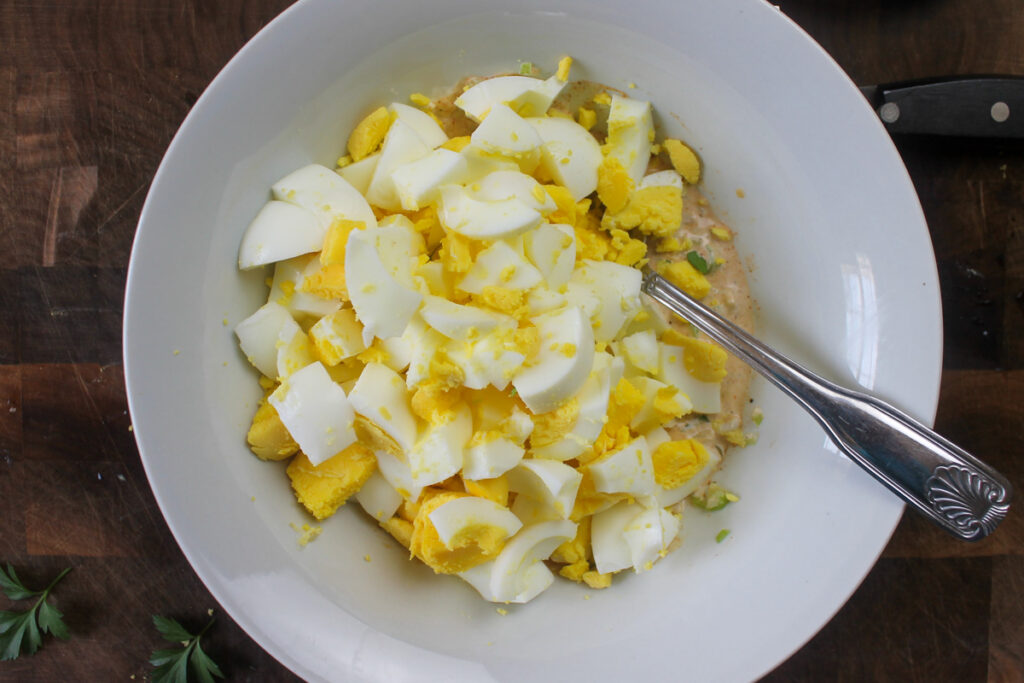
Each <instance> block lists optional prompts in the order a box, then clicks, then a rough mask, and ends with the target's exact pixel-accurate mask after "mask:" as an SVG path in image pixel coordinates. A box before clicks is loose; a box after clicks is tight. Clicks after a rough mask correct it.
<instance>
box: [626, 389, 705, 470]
mask: <svg viewBox="0 0 1024 683" xmlns="http://www.w3.org/2000/svg"><path fill="white" fill-rule="evenodd" d="M629 383H630V384H632V385H633V386H634V387H636V388H637V390H638V391H639V392H640V393H642V394H643V395H644V405H643V407H642V408H640V410H639V411H637V414H636V415H634V416H633V419H632V420H630V423H629V427H630V429H632V430H633V431H634V432H637V433H642V432H646V431H648V430H650V429H653V428H654V427H657V426H658V421H659V418H658V413H657V412H656V411H655V410H654V399H655V397H656V396H657V393H658V391H659V390H661V389H665V388H667V387H668V385H667V384H664V383H663V382H659V381H658V380H656V379H652V378H650V377H647V376H644V375H641V376H638V377H630V378H629ZM672 400H673V401H675V402H676V403H677V404H679V407H680V408H682V409H683V413H684V414H686V413H688V412H690V411H691V410H692V409H693V406H692V405H690V399H688V398H687V397H686V396H684V395H683V394H682V393H681V392H679V393H676V394H675V396H673V397H672ZM648 447H650V444H648ZM651 452H653V449H651Z"/></svg>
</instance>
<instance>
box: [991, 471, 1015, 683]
mask: <svg viewBox="0 0 1024 683" xmlns="http://www.w3.org/2000/svg"><path fill="white" fill-rule="evenodd" d="M1018 481H1019V480H1018ZM1018 547H1019V546H1018ZM1022 672H1024V557H1021V556H1020V555H1016V556H1004V557H997V558H995V559H993V561H992V622H991V624H990V627H989V658H988V677H989V680H990V681H992V682H993V683H1015V682H1016V681H1020V680H1021V673H1022Z"/></svg>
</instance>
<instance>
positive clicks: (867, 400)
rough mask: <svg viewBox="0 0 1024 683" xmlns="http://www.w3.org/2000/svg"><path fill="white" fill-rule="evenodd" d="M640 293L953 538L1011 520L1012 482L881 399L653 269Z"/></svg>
mask: <svg viewBox="0 0 1024 683" xmlns="http://www.w3.org/2000/svg"><path fill="white" fill-rule="evenodd" d="M642 290H643V292H644V293H646V294H647V295H649V296H650V297H652V298H653V299H655V300H656V301H658V302H659V303H661V304H662V305H664V306H666V307H667V308H668V309H670V310H671V311H672V312H673V313H675V314H677V315H679V316H681V317H683V318H685V319H686V320H687V321H688V322H689V323H691V324H692V325H693V326H694V327H696V328H697V329H699V330H700V331H701V332H703V333H704V334H706V335H707V336H708V337H710V338H711V339H713V340H715V341H716V342H718V343H719V344H721V345H722V346H723V347H725V348H726V349H727V350H729V351H731V352H732V353H733V354H734V355H736V356H737V357H739V358H740V359H741V360H743V361H744V362H746V363H747V364H749V365H750V366H751V367H752V368H754V369H755V370H757V371H758V372H759V373H760V374H762V375H764V376H765V377H766V378H767V379H768V380H769V381H770V382H772V383H773V384H775V385H776V386H777V387H779V388H780V389H782V390H783V391H784V392H785V393H787V394H789V395H790V396H791V397H792V398H794V399H796V401H797V402H798V403H799V404H800V405H802V406H803V407H804V409H806V410H807V412H809V413H810V414H811V415H813V416H814V418H815V419H816V420H817V421H818V423H819V424H820V425H821V426H822V427H823V428H824V429H825V432H826V433H827V434H828V435H829V437H830V438H831V439H832V441H833V442H835V444H836V446H838V447H839V449H840V450H841V451H842V452H843V453H845V454H846V455H847V456H848V457H849V458H850V459H851V460H853V461H854V462H855V463H857V464H858V465H860V466H861V467H862V468H864V469H865V470H867V472H868V473H869V474H871V475H872V476H873V477H875V478H876V479H877V480H879V481H880V482H882V483H883V484H885V485H886V486H887V487H888V488H889V489H890V490H892V491H893V492H894V493H895V494H896V495H898V496H899V497H900V498H902V499H903V500H905V501H906V502H907V503H909V504H910V505H912V506H913V507H914V508H916V509H917V510H918V511H920V512H921V513H923V514H924V515H925V516H927V517H929V518H930V519H931V520H932V521H933V522H935V523H936V524H938V525H939V526H941V527H942V528H944V529H946V531H948V532H950V533H951V534H953V535H954V536H957V537H959V538H962V539H964V540H967V541H977V540H979V539H981V538H984V537H985V536H987V535H988V534H990V533H992V531H993V530H995V528H996V526H997V525H998V524H999V522H1001V521H1002V520H1003V518H1005V517H1006V514H1007V512H1008V511H1009V507H1010V497H1011V495H1012V489H1011V487H1010V483H1009V482H1008V481H1007V480H1006V478H1005V477H1003V476H1002V475H1001V474H999V473H998V472H997V471H995V470H994V469H992V468H991V467H989V466H988V465H986V464H985V463H983V462H982V461H980V460H978V459H977V458H975V457H974V456H972V455H971V454H970V453H968V452H967V451H965V450H963V449H962V448H960V447H959V446H957V445H955V444H953V443H952V442H950V441H948V440H947V439H945V438H943V437H942V436H940V435H938V434H936V433H935V432H933V431H932V430H931V429H929V428H928V427H926V426H925V425H923V424H921V423H920V422H918V421H916V420H914V419H913V418H912V417H910V416H909V415H907V414H905V413H903V412H901V411H899V410H897V409H896V408H894V407H892V406H891V405H889V404H887V403H884V402H883V401H880V400H878V399H877V398H874V397H872V396H868V395H867V394H863V393H860V392H856V391H852V390H850V389H846V388H844V387H841V386H839V385H837V384H834V383H832V382H829V381H828V380H826V379H824V378H822V377H819V376H818V375H816V374H814V373H813V372H811V371H810V370H807V369H806V368H804V367H802V366H801V365H799V364H797V363H795V362H793V361H792V360H790V359H788V358H786V357H785V356H784V355H782V354H781V353H779V352H777V351H775V350H773V349H771V348H769V347H768V346H766V345H765V344H763V343H761V342H759V341H758V340H757V339H755V338H754V337H753V336H751V335H750V334H748V333H747V332H746V331H745V330H743V329H741V328H740V327H738V326H737V325H734V324H733V323H731V322H729V321H728V320H726V319H725V318H723V317H722V316H720V315H718V314H717V313H715V312H714V311H712V310H711V309H709V308H707V307H706V306H704V305H703V304H701V303H699V302H698V301H696V300H695V299H693V298H692V297H690V296H689V295H687V294H686V293H685V292H683V291H682V290H680V289H679V288H678V287H676V286H675V285H673V284H672V283H670V282H668V281H667V280H665V279H664V278H663V277H661V276H660V275H658V274H657V273H654V272H653V271H648V272H647V273H645V275H644V280H643V286H642Z"/></svg>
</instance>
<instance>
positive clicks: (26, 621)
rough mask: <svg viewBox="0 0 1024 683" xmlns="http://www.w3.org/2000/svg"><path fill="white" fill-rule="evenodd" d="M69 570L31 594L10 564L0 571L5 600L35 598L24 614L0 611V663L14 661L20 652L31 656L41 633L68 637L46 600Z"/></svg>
mask: <svg viewBox="0 0 1024 683" xmlns="http://www.w3.org/2000/svg"><path fill="white" fill-rule="evenodd" d="M69 571H71V568H70V567H68V568H67V569H65V570H64V571H62V572H61V573H60V574H58V575H57V578H55V579H54V580H53V581H51V582H50V585H49V586H47V587H46V588H45V589H44V590H41V591H34V590H31V589H29V588H27V587H26V586H25V585H24V584H23V583H22V582H21V580H20V579H19V578H18V575H17V573H16V572H15V571H14V567H12V566H11V565H10V564H8V565H7V571H6V572H5V571H4V570H3V569H0V576H2V577H3V579H2V580H0V583H2V584H3V592H4V594H5V595H7V597H9V598H11V599H12V600H24V599H25V598H33V597H35V596H37V595H38V596H39V598H38V599H37V600H36V602H35V604H34V605H32V607H31V608H29V609H28V610H26V611H24V612H7V611H5V612H0V661H2V660H11V659H17V658H18V656H19V655H21V653H22V652H25V653H27V654H30V655H31V654H35V653H36V651H37V650H39V648H40V647H42V645H43V633H50V634H52V635H54V636H55V637H57V638H60V639H62V640H67V639H68V638H69V637H70V634H69V633H68V628H67V626H66V625H65V624H64V621H63V616H64V615H63V614H61V612H60V610H58V609H57V608H56V607H54V606H53V605H51V604H50V603H48V602H47V601H46V600H47V598H48V597H49V596H50V591H52V590H53V588H54V586H56V585H57V584H58V583H60V580H61V579H63V578H64V577H65V576H66V575H67V573H68V572H69ZM15 596H17V597H15Z"/></svg>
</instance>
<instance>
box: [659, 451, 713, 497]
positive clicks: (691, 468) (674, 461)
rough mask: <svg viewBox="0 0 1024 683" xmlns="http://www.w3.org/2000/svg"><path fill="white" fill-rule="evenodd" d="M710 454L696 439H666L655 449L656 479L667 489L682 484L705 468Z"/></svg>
mask: <svg viewBox="0 0 1024 683" xmlns="http://www.w3.org/2000/svg"><path fill="white" fill-rule="evenodd" d="M709 459H710V456H709V455H708V452H707V449H705V448H704V445H703V444H702V443H701V442H700V441H697V440H696V439H684V440H682V441H666V442H665V443H663V444H661V445H659V446H658V447H657V448H655V449H654V452H653V453H652V454H651V460H652V462H653V463H654V481H656V482H657V483H658V485H659V486H662V487H663V488H666V489H674V488H678V487H680V486H682V485H683V484H685V483H686V482H687V481H689V480H690V479H692V478H693V476H694V475H695V474H697V473H698V472H700V471H701V470H702V469H704V466H705V465H707V464H708V460H709Z"/></svg>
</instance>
